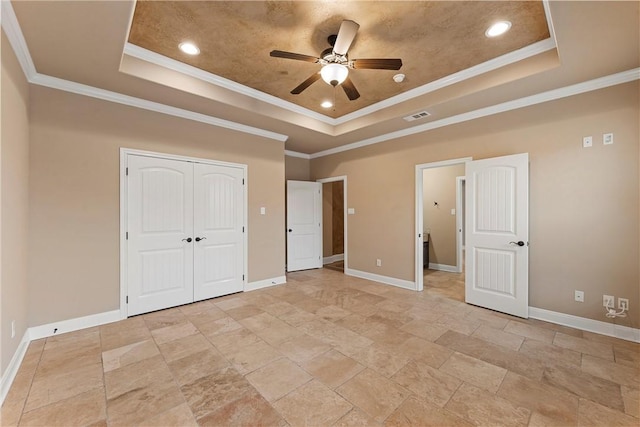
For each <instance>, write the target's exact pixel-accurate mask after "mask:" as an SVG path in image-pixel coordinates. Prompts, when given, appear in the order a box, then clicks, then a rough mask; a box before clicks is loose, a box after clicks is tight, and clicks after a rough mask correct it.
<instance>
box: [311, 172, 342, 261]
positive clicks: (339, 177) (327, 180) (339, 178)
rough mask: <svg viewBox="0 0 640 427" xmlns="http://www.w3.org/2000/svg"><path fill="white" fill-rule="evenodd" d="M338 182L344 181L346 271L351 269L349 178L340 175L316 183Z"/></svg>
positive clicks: (321, 179)
mask: <svg viewBox="0 0 640 427" xmlns="http://www.w3.org/2000/svg"><path fill="white" fill-rule="evenodd" d="M336 181H342V208H343V210H344V213H343V215H344V219H343V221H342V223H343V224H344V232H343V235H342V239H343V240H344V243H343V248H342V249H343V254H342V255H343V257H344V269H345V271H346V269H347V268H348V267H349V255H348V252H349V251H348V247H349V232H348V231H349V225H348V223H349V215H348V210H349V209H348V207H347V204H348V200H349V199H348V198H347V176H346V175H340V176H333V177H330V178H320V179H316V182H319V183H321V184H325V183H327V182H336Z"/></svg>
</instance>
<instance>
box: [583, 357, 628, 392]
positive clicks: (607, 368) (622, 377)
mask: <svg viewBox="0 0 640 427" xmlns="http://www.w3.org/2000/svg"><path fill="white" fill-rule="evenodd" d="M581 367H582V372H587V373H589V374H591V375H595V376H596V377H600V378H604V379H605V380H609V381H613V382H614V383H618V384H620V385H626V386H629V387H635V388H640V365H638V366H635V367H631V366H626V365H621V364H619V363H615V362H610V361H608V360H605V359H601V358H599V357H594V356H589V355H588V354H583V355H582V366H581Z"/></svg>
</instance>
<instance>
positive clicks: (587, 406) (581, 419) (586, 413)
mask: <svg viewBox="0 0 640 427" xmlns="http://www.w3.org/2000/svg"><path fill="white" fill-rule="evenodd" d="M639 423H640V420H638V419H637V418H634V417H632V416H630V415H626V414H624V413H622V412H619V411H615V410H613V409H611V408H607V407H606V406H603V405H600V404H598V403H595V402H592V401H590V400H587V399H580V404H579V406H578V425H579V426H581V427H583V426H584V427H587V426H594V427H595V426H607V427H613V426H621V427H622V426H625V427H628V426H638V425H639Z"/></svg>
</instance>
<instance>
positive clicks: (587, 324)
mask: <svg viewBox="0 0 640 427" xmlns="http://www.w3.org/2000/svg"><path fill="white" fill-rule="evenodd" d="M603 315H604V313H603ZM529 317H531V318H533V319H538V320H544V321H545V322H551V323H556V324H558V325H563V326H569V327H571V328H575V329H580V330H583V331H589V332H595V333H596V334H601V335H607V336H610V337H615V338H620V339H623V340H627V341H633V342H640V329H636V328H630V327H629V326H623V325H616V324H613V323H610V322H603V321H601V320H593V319H587V318H585V317H578V316H573V315H571V314H565V313H558V312H556V311H550V310H545V309H543V308H537V307H529Z"/></svg>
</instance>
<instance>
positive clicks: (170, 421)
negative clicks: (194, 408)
mask: <svg viewBox="0 0 640 427" xmlns="http://www.w3.org/2000/svg"><path fill="white" fill-rule="evenodd" d="M139 425H140V426H143V427H158V426H163V427H198V423H197V422H196V419H195V418H194V416H193V413H192V412H191V409H189V405H187V404H186V403H183V404H181V405H177V406H174V407H173V408H171V409H169V410H168V411H164V412H161V413H159V414H157V415H155V416H153V417H151V418H149V419H146V420H143V421H142V422H141V423H140V424H139Z"/></svg>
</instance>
